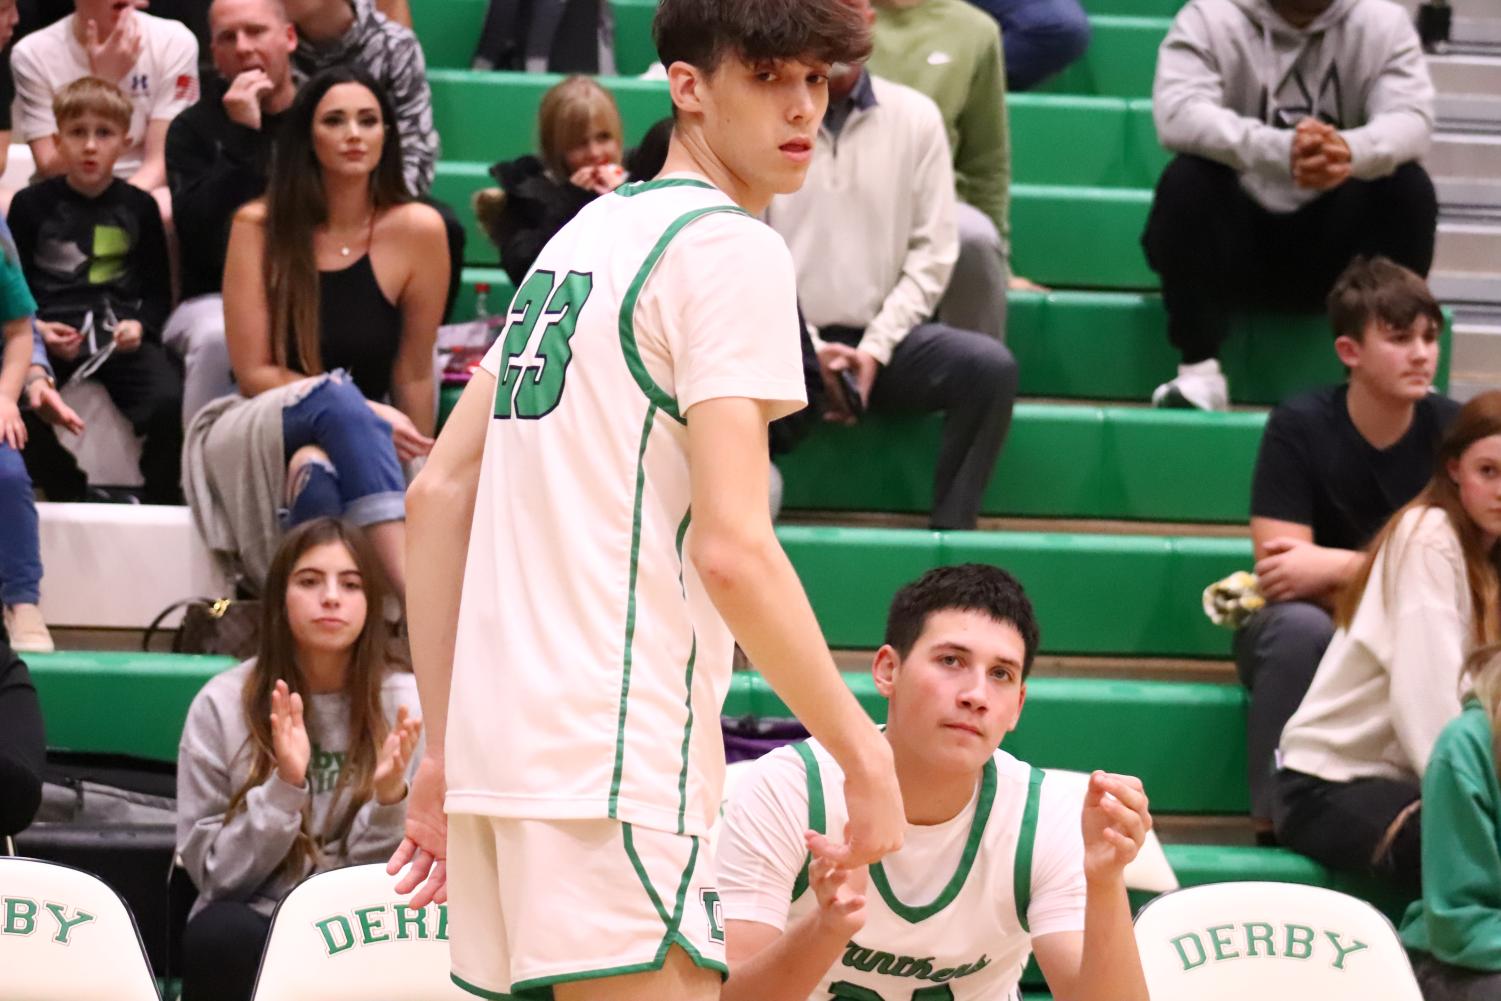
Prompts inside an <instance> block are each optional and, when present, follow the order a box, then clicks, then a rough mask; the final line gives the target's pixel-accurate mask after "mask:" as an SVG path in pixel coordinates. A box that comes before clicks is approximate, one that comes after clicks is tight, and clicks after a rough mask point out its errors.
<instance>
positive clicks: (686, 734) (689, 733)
mask: <svg viewBox="0 0 1501 1001" xmlns="http://www.w3.org/2000/svg"><path fill="white" fill-rule="evenodd" d="M692 520H693V509H692V508H691V507H690V508H689V509H688V510H687V511H685V512H684V513H683V521H682V523H681V524H679V525H678V536H677V551H678V586H679V587H680V588H682V589H683V600H684V601H685V602H686V601H687V600H688V590H687V587H686V585H684V584H683V538H684V537H685V536H686V535H687V534H688V524H689V522H691V521H692ZM697 661H698V630H696V629H695V630H694V631H693V642H692V645H691V646H690V647H689V648H688V666H687V667H686V668H685V669H684V670H683V693H684V696H683V705H684V708H686V709H687V710H688V715H687V718H686V719H684V721H683V751H682V754H683V769H682V771H680V772H679V773H678V833H679V834H682V833H683V832H684V827H683V819H684V817H685V816H686V815H687V813H688V745H689V742H690V741H691V739H692V737H693V667H694V664H695V663H697Z"/></svg>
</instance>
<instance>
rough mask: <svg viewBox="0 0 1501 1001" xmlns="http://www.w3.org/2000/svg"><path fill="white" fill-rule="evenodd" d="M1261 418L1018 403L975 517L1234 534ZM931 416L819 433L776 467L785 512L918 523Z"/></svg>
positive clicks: (929, 464)
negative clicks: (883, 516) (1209, 526)
mask: <svg viewBox="0 0 1501 1001" xmlns="http://www.w3.org/2000/svg"><path fill="white" fill-rule="evenodd" d="M1265 422H1266V416H1265V414H1261V413H1230V414H1203V413H1196V412H1191V411H1168V410H1150V409H1144V408H1141V407H1093V406H1070V405H1067V404H1027V403H1023V404H1019V405H1018V406H1017V408H1016V412H1015V418H1014V422H1013V424H1012V427H1011V435H1010V437H1009V438H1008V439H1007V441H1006V448H1005V451H1004V452H1002V453H1001V459H1000V462H999V463H997V465H996V469H995V472H994V474H993V475H992V476H991V479H990V487H989V489H988V490H987V491H986V493H985V497H984V501H983V506H982V507H981V512H982V513H983V514H987V515H1010V516H1028V517H1052V518H1125V519H1139V520H1152V521H1211V522H1214V521H1218V522H1233V523H1239V524H1243V523H1245V522H1246V520H1247V518H1248V517H1249V516H1250V512H1249V509H1248V505H1249V499H1250V494H1251V470H1252V467H1253V466H1254V464H1255V461H1256V450H1257V448H1258V446H1259V445H1260V442H1261V429H1262V426H1263V425H1264V424H1265ZM941 427H942V420H941V418H940V417H939V416H938V415H936V414H932V415H925V416H922V417H916V418H894V417H888V418H882V417H878V416H875V415H872V416H871V417H869V418H867V419H866V420H864V421H862V422H861V423H860V424H859V425H857V426H855V427H840V426H836V425H830V424H825V425H823V426H822V427H820V428H818V429H817V431H816V432H815V433H814V434H812V435H811V436H810V437H809V438H808V440H806V441H805V442H803V443H802V444H800V445H799V446H798V447H797V448H796V449H795V450H793V452H792V453H791V454H789V455H785V456H779V457H778V458H777V465H778V466H779V467H780V468H781V470H782V474H783V476H784V477H785V478H786V489H785V493H784V495H783V502H782V503H783V507H784V508H786V509H788V510H796V509H811V510H817V511H884V512H907V513H926V512H927V511H928V510H929V508H931V506H932V496H933V490H932V484H933V469H934V465H935V462H936V460H937V457H938V448H939V440H940V430H941Z"/></svg>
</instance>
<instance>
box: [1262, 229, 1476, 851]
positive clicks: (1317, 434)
mask: <svg viewBox="0 0 1501 1001" xmlns="http://www.w3.org/2000/svg"><path fill="white" fill-rule="evenodd" d="M1328 302H1329V319H1330V324H1331V326H1332V327H1333V328H1334V337H1335V340H1334V350H1335V352H1336V353H1337V354H1338V355H1339V360H1340V361H1341V362H1343V363H1344V365H1345V367H1346V368H1347V369H1348V370H1349V373H1350V378H1349V381H1348V382H1346V383H1345V384H1344V385H1341V386H1328V387H1324V388H1322V389H1315V390H1311V391H1309V392H1307V393H1303V394H1300V395H1298V396H1295V397H1292V398H1291V399H1288V400H1285V401H1284V402H1283V403H1282V404H1281V405H1280V406H1278V407H1277V408H1276V409H1275V410H1273V411H1272V414H1271V417H1270V418H1269V419H1268V420H1267V425H1266V431H1265V432H1264V433H1263V435H1262V439H1261V452H1260V454H1259V456H1258V457H1257V460H1256V473H1255V476H1254V478H1253V479H1252V483H1251V538H1252V541H1253V542H1254V544H1255V547H1256V574H1257V578H1258V579H1259V581H1260V584H1261V591H1262V593H1263V594H1264V595H1265V596H1266V598H1267V600H1268V602H1269V604H1268V605H1267V607H1266V608H1265V609H1263V610H1262V611H1261V612H1259V613H1257V614H1256V615H1255V616H1254V617H1252V618H1251V620H1250V621H1249V622H1247V623H1246V625H1245V627H1244V628H1243V629H1241V630H1240V632H1239V633H1237V634H1236V638H1235V662H1236V668H1237V670H1238V671H1239V674H1240V678H1241V681H1242V682H1244V684H1245V685H1246V687H1247V688H1249V689H1250V690H1251V708H1250V715H1249V718H1248V721H1247V730H1248V740H1247V743H1248V745H1249V746H1248V749H1247V750H1248V757H1247V764H1248V768H1249V770H1250V785H1251V814H1252V817H1253V819H1255V820H1256V821H1257V822H1258V824H1259V825H1260V826H1261V828H1262V830H1263V831H1269V830H1270V819H1269V818H1270V817H1271V798H1272V788H1271V773H1272V770H1273V763H1272V756H1273V753H1274V752H1275V750H1276V748H1277V742H1278V740H1279V739H1280V737H1281V735H1282V728H1283V726H1284V725H1285V724H1286V723H1287V720H1288V717H1290V716H1291V715H1292V714H1293V712H1294V710H1296V709H1297V708H1298V704H1299V703H1300V702H1301V701H1302V699H1303V695H1304V693H1305V692H1307V690H1308V685H1309V683H1310V682H1311V681H1312V680H1313V675H1314V671H1315V670H1317V668H1318V666H1319V660H1320V659H1321V658H1322V657H1323V655H1324V649H1325V647H1327V646H1328V645H1329V640H1330V639H1331V638H1332V637H1333V635H1334V624H1333V622H1332V620H1331V618H1330V609H1331V607H1332V605H1333V601H1334V597H1335V595H1336V593H1337V592H1338V590H1339V588H1340V587H1341V586H1342V585H1343V584H1344V583H1345V581H1346V580H1347V579H1348V577H1349V576H1350V574H1351V573H1352V572H1353V571H1354V569H1355V567H1356V566H1358V565H1359V550H1360V549H1361V548H1362V547H1364V546H1365V545H1366V544H1367V543H1368V542H1369V541H1370V540H1371V538H1372V537H1373V536H1374V535H1375V534H1376V532H1377V531H1379V530H1380V528H1381V526H1382V525H1384V524H1385V523H1386V520H1387V518H1389V517H1390V516H1391V514H1392V512H1394V511H1396V510H1397V508H1399V507H1401V506H1402V505H1403V504H1406V503H1407V502H1408V501H1410V500H1412V498H1413V497H1415V496H1416V495H1417V493H1418V491H1420V490H1421V489H1422V488H1423V486H1424V484H1426V483H1427V482H1428V478H1429V476H1430V475H1432V472H1433V462H1434V458H1433V457H1434V452H1435V449H1436V448H1437V446H1438V442H1439V439H1440V438H1441V437H1442V436H1443V433H1444V430H1445V429H1446V428H1447V427H1448V426H1449V422H1450V421H1452V420H1453V419H1454V415H1455V414H1457V413H1458V412H1459V404H1457V403H1455V402H1454V401H1453V400H1451V399H1449V398H1447V397H1445V396H1441V395H1438V394H1436V393H1433V392H1431V387H1432V382H1433V376H1434V373H1435V371H1436V369H1437V367H1438V354H1439V348H1438V337H1439V332H1440V331H1441V330H1442V329H1443V322H1444V319H1443V314H1442V313H1441V312H1440V310H1439V306H1438V303H1437V302H1436V301H1435V300H1434V298H1433V294H1432V293H1431V292H1429V290H1428V286H1427V285H1426V284H1425V283H1424V281H1423V279H1422V278H1420V277H1418V276H1417V275H1416V274H1414V273H1413V272H1411V271H1409V270H1408V269H1406V268H1404V267H1402V266H1400V265H1398V264H1395V263H1393V262H1392V261H1390V260H1388V259H1386V258H1384V257H1375V258H1369V259H1366V258H1359V259H1356V260H1355V261H1354V262H1353V263H1352V264H1351V265H1350V266H1349V267H1348V268H1346V269H1345V272H1344V274H1342V275H1341V276H1340V278H1339V280H1338V281H1337V282H1336V283H1335V285H1334V288H1333V289H1332V290H1331V291H1330V293H1329V300H1328Z"/></svg>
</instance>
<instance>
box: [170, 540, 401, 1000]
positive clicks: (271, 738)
mask: <svg viewBox="0 0 1501 1001" xmlns="http://www.w3.org/2000/svg"><path fill="white" fill-rule="evenodd" d="M389 591H390V589H389V585H387V583H386V582H385V580H384V578H383V577H382V574H381V569H380V561H379V559H377V558H376V556H375V554H374V551H373V550H372V549H371V547H370V544H369V542H367V541H366V540H365V538H364V536H363V535H361V534H360V531H359V529H357V528H355V527H354V526H352V525H350V524H348V523H347V522H343V521H337V520H335V519H332V518H319V519H315V520H313V521H308V522H304V523H303V524H301V525H299V526H297V527H296V528H295V529H293V530H292V531H291V532H289V533H288V534H287V537H286V539H285V541H284V542H283V543H282V545H281V548H280V549H279V550H278V552H277V554H276V557H275V558H274V559H273V561H272V563H271V570H270V573H269V574H268V575H267V579H266V589H265V594H264V597H263V609H264V611H263V614H262V620H261V635H260V652H259V656H258V657H256V658H253V659H251V660H249V661H246V662H245V663H243V664H240V665H239V666H237V667H234V668H231V669H230V670H228V671H225V672H224V673H223V674H220V675H218V676H217V677H215V678H213V679H212V680H210V681H209V683H208V684H207V685H205V686H204V687H203V690H202V691H201V692H199V693H198V696H197V698H195V699H194V700H193V705H192V707H191V708H190V709H189V710H188V718H187V723H186V724H185V725H184V727H183V734H182V743H181V746H180V747H179V750H178V760H177V768H178V772H177V851H178V854H179V856H180V857H181V859H182V864H183V865H184V867H185V868H186V869H187V871H188V875H189V876H190V877H191V878H192V880H193V884H194V885H195V886H196V887H197V888H198V901H197V903H196V904H195V905H194V907H193V912H192V914H191V915H190V917H189V920H188V926H187V930H186V932H185V933H184V936H183V971H182V972H183V977H182V982H183V992H182V997H183V999H184V1001H248V999H249V997H250V994H251V990H252V988H253V987H254V984H255V974H256V969H257V967H258V965H259V963H260V957H261V951H262V949H263V948H264V945H265V941H266V937H267V934H268V932H269V931H270V923H271V914H272V912H273V911H274V910H275V908H276V904H277V903H278V902H279V901H280V900H281V898H282V897H283V896H285V895H286V894H287V892H288V891H290V890H291V889H292V888H293V887H294V886H296V885H297V883H298V882H300V881H301V880H302V879H304V878H305V877H307V876H309V875H311V874H313V873H315V872H322V871H325V870H328V869H336V868H340V867H342V866H348V865H358V864H360V863H364V862H377V861H384V860H385V859H386V858H388V857H389V856H390V854H391V852H392V851H393V850H394V849H395V847H396V845H397V844H398V843H400V841H401V836H402V829H403V826H404V824H405V822H406V793H407V781H408V779H409V778H410V777H411V773H412V772H413V770H414V766H415V764H416V762H417V759H418V757H419V756H420V747H419V745H420V736H421V730H422V724H421V721H420V720H419V719H418V718H417V711H418V702H417V684H416V680H415V679H414V677H413V676H412V674H411V672H410V670H408V669H406V667H405V665H404V664H403V662H402V661H401V659H400V657H399V656H398V655H396V654H395V653H394V651H392V650H391V649H389V646H390V643H389V628H388V626H387V625H386V623H385V622H384V620H383V619H382V617H381V614H380V611H381V609H382V608H383V607H384V605H385V599H386V595H387V594H388V593H389Z"/></svg>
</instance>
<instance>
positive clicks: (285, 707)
mask: <svg viewBox="0 0 1501 1001" xmlns="http://www.w3.org/2000/svg"><path fill="white" fill-rule="evenodd" d="M271 750H272V753H274V754H275V755H276V774H277V775H278V776H280V777H281V780H282V781H283V782H285V783H286V784H287V785H289V786H297V787H298V788H299V789H300V788H301V787H302V785H303V783H305V782H306V781H307V767H308V762H309V761H310V760H311V759H312V756H313V743H312V741H311V740H309V739H308V733H307V725H306V724H305V723H304V722H303V719H302V696H301V695H299V694H297V693H296V692H292V691H289V690H288V689H287V683H286V682H285V681H278V682H277V683H276V687H275V688H273V689H272V690H271Z"/></svg>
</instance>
